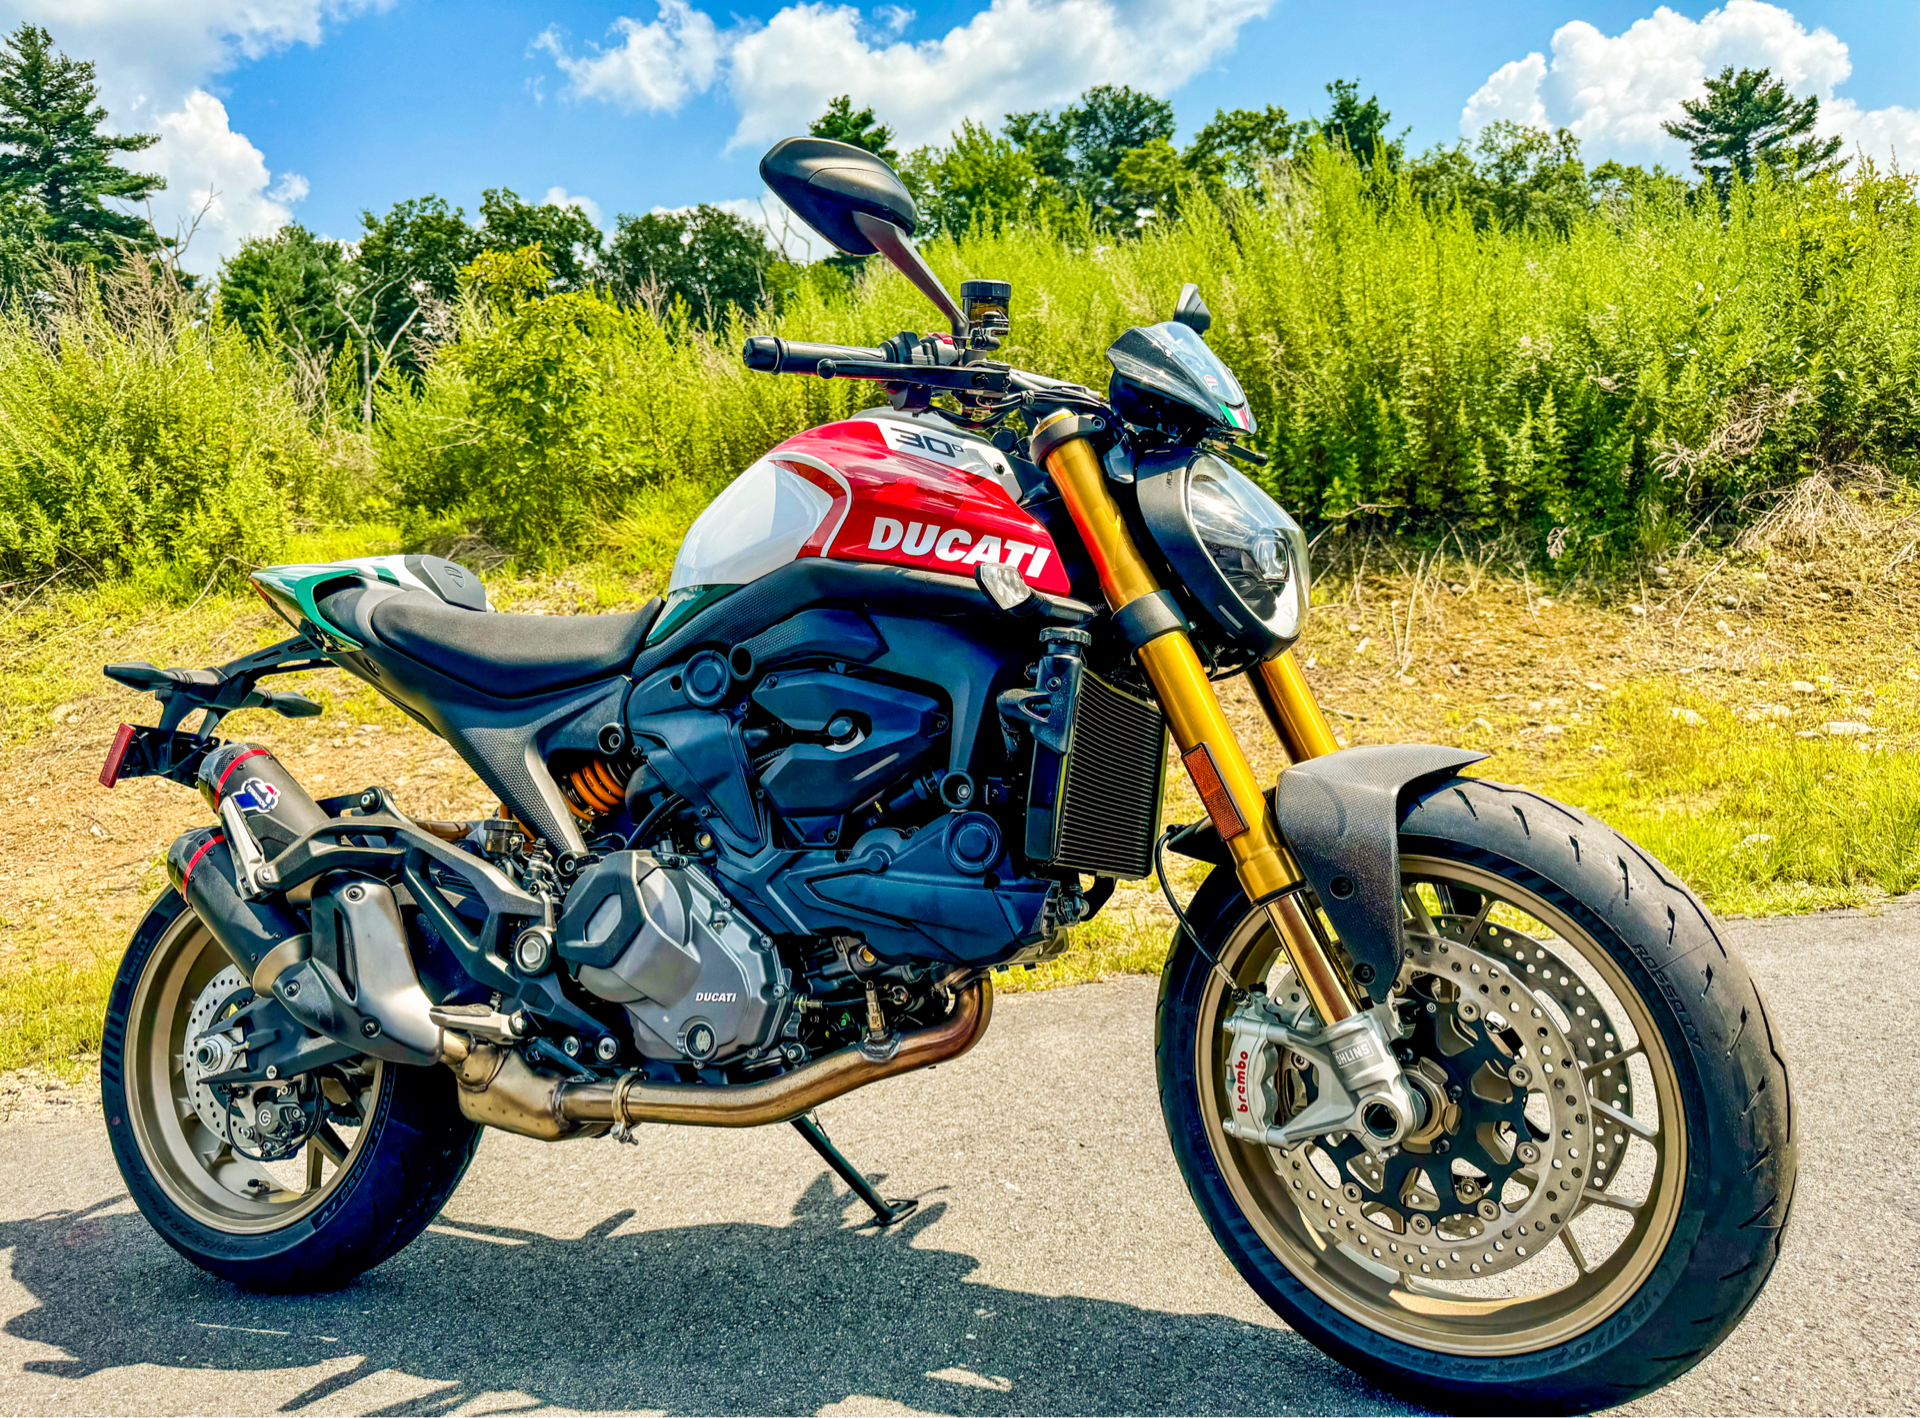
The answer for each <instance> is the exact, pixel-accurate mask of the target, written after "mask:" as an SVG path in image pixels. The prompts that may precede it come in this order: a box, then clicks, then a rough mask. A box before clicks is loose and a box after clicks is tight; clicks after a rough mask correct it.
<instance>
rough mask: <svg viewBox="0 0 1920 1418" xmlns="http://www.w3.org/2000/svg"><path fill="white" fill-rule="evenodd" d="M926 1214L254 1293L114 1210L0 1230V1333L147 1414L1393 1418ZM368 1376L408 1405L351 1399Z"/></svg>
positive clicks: (1286, 1342) (428, 1251) (456, 1233)
mask: <svg viewBox="0 0 1920 1418" xmlns="http://www.w3.org/2000/svg"><path fill="white" fill-rule="evenodd" d="M944 1211H945V1205H944V1203H940V1202H933V1203H931V1204H926V1205H923V1206H922V1208H921V1210H920V1211H919V1212H918V1213H916V1214H915V1215H914V1216H912V1217H911V1218H909V1219H908V1220H907V1221H905V1222H902V1223H901V1224H900V1225H898V1226H895V1227H893V1228H891V1229H890V1230H887V1231H876V1230H875V1229H874V1228H872V1227H871V1226H861V1225H859V1224H857V1223H858V1222H860V1221H862V1220H865V1219H866V1212H865V1208H864V1207H861V1206H859V1205H858V1203H856V1202H854V1200H853V1199H852V1198H851V1197H850V1196H848V1195H847V1194H846V1193H844V1192H843V1191H841V1190H839V1189H838V1188H837V1187H835V1186H833V1185H831V1184H830V1179H829V1177H828V1176H827V1175H826V1174H825V1173H822V1174H821V1175H820V1176H819V1177H818V1178H817V1179H816V1180H815V1181H814V1182H813V1183H812V1184H811V1185H810V1186H809V1187H808V1188H807V1189H806V1191H805V1192H804V1193H803V1195H802V1196H801V1198H800V1200H799V1202H798V1203H797V1204H796V1206H795V1208H794V1211H793V1217H792V1221H791V1222H790V1224H788V1225H786V1226H765V1225H759V1224H752V1223H719V1224H710V1225H698V1226H688V1227H682V1228H669V1229H662V1230H631V1229H623V1228H625V1227H627V1225H628V1223H629V1222H630V1221H631V1220H632V1218H633V1216H634V1213H633V1212H632V1211H630V1210H623V1211H618V1212H615V1213H613V1214H611V1215H609V1216H608V1217H606V1218H605V1219H604V1220H603V1221H601V1222H600V1223H599V1224H598V1225H596V1226H595V1227H593V1229H592V1230H590V1231H589V1232H588V1233H587V1234H586V1235H585V1236H583V1237H581V1238H579V1239H577V1240H556V1239H554V1238H552V1237H550V1236H546V1235H543V1234H540V1233H538V1232H533V1231H527V1230H521V1229H517V1228H513V1227H505V1226H490V1225H476V1224H472V1223H458V1222H447V1223H443V1224H436V1226H435V1227H434V1228H433V1229H432V1230H430V1231H428V1232H427V1233H426V1234H424V1235H422V1236H421V1237H420V1238H419V1239H418V1240H416V1241H415V1242H414V1243H413V1244H412V1245H411V1246H410V1247H408V1248H407V1249H406V1250H405V1251H403V1252H402V1253H401V1254H400V1255H399V1256H397V1257H395V1258H394V1259H393V1260H391V1261H389V1262H387V1263H386V1264H385V1265H383V1266H380V1267H379V1268H377V1269H376V1270H374V1271H372V1272H370V1273H369V1274H367V1275H365V1276H362V1277H360V1278H359V1279H357V1280H355V1281H353V1282H351V1283H350V1284H348V1285H347V1286H346V1287H345V1288H343V1289H341V1290H338V1291H335V1292H333V1293H330V1294H324V1295H305V1296H264V1295H252V1294H247V1293H245V1292H243V1291H240V1290H238V1289H236V1288H234V1287H232V1286H230V1285H227V1284H225V1283H224V1282H222V1281H220V1280H217V1279H215V1278H214V1277H212V1276H209V1275H206V1274H204V1273H203V1272H201V1271H198V1270H196V1269H194V1268H192V1267H191V1266H189V1265H187V1264H186V1263H185V1262H184V1261H182V1260H180V1259H179V1258H178V1257H176V1256H174V1255H173V1254H172V1253H171V1252H170V1251H168V1250H167V1249H166V1248H165V1247H164V1245H162V1243H161V1242H160V1241H159V1239H158V1238H157V1237H156V1236H155V1235H154V1233H153V1232H152V1231H151V1230H150V1229H149V1228H148V1226H147V1224H146V1222H145V1221H144V1220H142V1219H141V1218H140V1216H139V1215H138V1214H137V1213H135V1212H134V1211H133V1210H132V1208H131V1207H130V1206H128V1205H127V1204H126V1201H125V1198H124V1197H120V1198H114V1199H113V1200H111V1201H107V1202H102V1203H98V1204H96V1205H95V1206H93V1207H89V1208H86V1209H84V1210H80V1211H68V1212H53V1213H49V1214H46V1215H42V1216H38V1217H33V1218H28V1219H23V1220H18V1221H11V1222H5V1223H0V1249H6V1250H10V1251H11V1253H12V1267H11V1268H12V1275H13V1279H14V1280H15V1282H16V1283H18V1284H19V1285H21V1286H22V1287H24V1288H25V1289H26V1290H28V1291H29V1292H31V1294H32V1295H33V1296H34V1297H35V1298H36V1299H37V1300H38V1305H37V1306H36V1307H35V1308H33V1309H30V1310H27V1311H25V1312H23V1313H20V1314H18V1315H16V1316H15V1317H14V1318H13V1319H12V1320H10V1321H9V1322H8V1323H7V1324H6V1326H5V1330H6V1332H7V1333H8V1334H9V1335H10V1336H12V1337H13V1338H15V1339H21V1340H30V1341H34V1342H37V1343H39V1344H44V1345H51V1346H53V1347H55V1348H57V1349H59V1350H60V1351H62V1353H63V1354H64V1355H65V1356H66V1357H64V1358H40V1359H35V1360H32V1361H30V1362H29V1363H28V1364H27V1365H26V1366H25V1367H26V1368H27V1369H28V1370H29V1371H31V1372H35V1373H39V1374H44V1375H48V1376H52V1377H59V1378H68V1379H75V1380H79V1379H85V1378H89V1377H91V1376H93V1375H98V1374H103V1373H106V1372H108V1371H112V1370H116V1369H126V1368H128V1367H130V1366H134V1365H151V1366H156V1368H157V1369H158V1370H160V1371H162V1372H159V1373H154V1372H152V1371H151V1370H150V1371H149V1376H147V1377H143V1378H140V1379H139V1380H138V1383H139V1385H140V1388H139V1390H137V1391H139V1392H143V1393H144V1394H145V1395H146V1396H147V1398H148V1399H149V1400H150V1401H152V1402H154V1403H155V1404H157V1405H159V1406H162V1407H164V1406H165V1404H166V1392H167V1389H168V1387H169V1383H168V1380H167V1378H166V1376H165V1373H164V1371H165V1370H168V1369H180V1368H192V1369H197V1370H202V1371H205V1370H209V1369H211V1370H215V1371H219V1372H222V1373H226V1374H231V1375H232V1376H233V1379H234V1382H233V1387H232V1391H231V1394H230V1396H229V1397H228V1399H227V1400H226V1401H225V1402H224V1403H223V1404H222V1406H224V1407H228V1408H229V1409H230V1411H234V1412H245V1411H261V1410H262V1409H272V1410H274V1411H279V1412H287V1413H299V1412H302V1411H304V1410H308V1409H311V1408H314V1407H315V1406H319V1407H321V1408H323V1409H325V1410H326V1411H336V1410H340V1409H343V1408H350V1409H359V1410H360V1411H366V1412H372V1413H389V1412H390V1413H426V1414H439V1413H449V1412H453V1411H456V1410H460V1409H463V1408H466V1407H468V1406H470V1405H475V1404H479V1403H481V1401H482V1400H483V1399H488V1401H487V1402H486V1403H485V1404H484V1406H485V1407H486V1408H487V1410H488V1411H491V1412H515V1411H527V1410H528V1409H530V1408H545V1407H554V1408H562V1409H570V1410H588V1411H592V1410H607V1409H614V1410H631V1409H636V1408H644V1409H649V1410H655V1411H665V1412H669V1413H726V1412H746V1413H769V1414H772V1413H782V1414H784V1413H795V1414H811V1413H818V1412H820V1411H821V1410H823V1409H835V1410H836V1411H839V1406H841V1405H844V1408H845V1411H850V1412H869V1411H873V1410H874V1409H875V1408H893V1407H896V1406H897V1407H899V1408H905V1409H911V1410H918V1411H922V1412H939V1413H955V1414H980V1415H1000V1414H1014V1413H1086V1414H1106V1413H1222V1412H1224V1413H1282V1412H1300V1411H1305V1412H1326V1411H1338V1412H1347V1413H1362V1412H1405V1411H1408V1410H1406V1409H1405V1408H1404V1407H1402V1406H1401V1405H1400V1404H1398V1403H1397V1402H1395V1401H1394V1400H1393V1399H1391V1398H1389V1397H1387V1396H1386V1395H1385V1394H1382V1393H1381V1392H1379V1391H1378V1390H1375V1389H1372V1388H1370V1387H1368V1386H1367V1385H1366V1384H1365V1383H1363V1382H1362V1381H1361V1380H1359V1379H1358V1378H1357V1377H1355V1376H1354V1375H1353V1374H1351V1373H1349V1372H1348V1371H1347V1370H1346V1369H1344V1368H1342V1367H1340V1366H1339V1365H1337V1364H1335V1363H1333V1362H1332V1361H1331V1360H1329V1359H1327V1358H1325V1357H1324V1356H1322V1355H1321V1354H1320V1353H1319V1352H1318V1351H1316V1350H1314V1349H1313V1348H1312V1347H1311V1346H1309V1345H1308V1344H1306V1343H1305V1342H1304V1341H1303V1340H1301V1339H1300V1338H1298V1337H1297V1336H1296V1335H1293V1334H1291V1333H1288V1332H1286V1331H1284V1330H1275V1329H1269V1328H1264V1327H1260V1326H1256V1325H1249V1324H1246V1323H1244V1322H1242V1321H1239V1320H1235V1319H1230V1318H1226V1317H1224V1316H1221V1315H1209V1314H1196V1315H1180V1314H1168V1313H1163V1312H1160V1311H1156V1310H1149V1309H1143V1308H1139V1307H1136V1306H1132V1305H1127V1304H1121V1303H1115V1302H1112V1301H1105V1300H1090V1299H1083V1298H1078V1297H1074V1296H1046V1295H1036V1294H1029V1293H1025V1292H1022V1291H1016V1290H1007V1289H1001V1288H998V1287H995V1286H991V1285H983V1284H979V1283H977V1282H974V1281H971V1280H970V1279H969V1278H968V1277H969V1275H970V1274H971V1273H972V1272H973V1271H974V1270H975V1269H976V1268H977V1267H978V1265H979V1262H978V1261H976V1260H975V1259H974V1258H973V1257H971V1256H969V1255H965V1254H962V1253H960V1252H956V1251H949V1250H941V1249H937V1248H934V1247H933V1246H932V1245H930V1244H929V1243H928V1242H927V1241H925V1240H923V1241H922V1242H921V1244H918V1245H916V1244H914V1241H915V1239H916V1238H917V1237H924V1236H925V1233H926V1232H927V1231H928V1230H929V1228H931V1227H933V1226H934V1225H935V1223H936V1222H937V1221H938V1220H939V1218H940V1216H941V1215H942V1214H943V1213H944ZM1087 1262H1091V1263H1094V1264H1097V1263H1098V1257H1097V1256H1087V1257H1083V1258H1081V1263H1083V1264H1084V1263H1087ZM303 1368H323V1369H324V1370H325V1373H324V1376H322V1377H318V1378H317V1379H316V1380H314V1381H312V1382H310V1383H309V1384H308V1386H307V1387H305V1388H304V1389H302V1390H301V1391H299V1392H297V1393H295V1394H293V1395H292V1396H291V1397H286V1398H283V1399H281V1401H280V1402H278V1403H275V1401H274V1398H275V1396H276V1395H279V1394H284V1392H285V1389H286V1382H285V1380H284V1379H281V1380H279V1381H273V1380H271V1379H270V1378H269V1377H268V1376H269V1375H272V1374H276V1373H284V1372H285V1371H289V1370H299V1369H303ZM249 1375H258V1376H259V1381H258V1382H255V1383H253V1384H250V1383H249V1381H248V1379H249ZM377 1375H390V1376H401V1377H404V1378H405V1379H407V1380H408V1382H407V1383H406V1385H405V1387H406V1389H407V1391H408V1392H409V1393H410V1394H411V1396H409V1397H407V1398H406V1399H405V1400H404V1401H401V1402H398V1403H393V1404H391V1405H390V1406H388V1407H372V1408H366V1407H364V1406H363V1405H364V1403H365V1402H366V1401H368V1400H369V1399H372V1398H373V1397H374V1396H375V1394H376V1393H384V1394H391V1393H392V1392H393V1391H394V1390H393V1388H392V1387H391V1386H390V1385H389V1384H387V1383H382V1384H376V1385H375V1386H374V1387H373V1388H370V1389H368V1390H365V1391H363V1392H364V1393H365V1394H366V1395H367V1399H363V1400H362V1401H361V1402H360V1403H356V1401H355V1397H354V1395H352V1394H350V1393H348V1392H346V1391H347V1390H349V1389H351V1388H352V1387H353V1386H354V1385H356V1384H359V1383H361V1382H362V1381H365V1380H369V1379H372V1378H374V1377H375V1376H377ZM300 1377H306V1376H300ZM134 1381H135V1380H134V1379H133V1378H132V1376H122V1377H121V1378H120V1379H119V1380H118V1381H117V1382H116V1384H115V1388H114V1391H115V1392H122V1393H124V1392H125V1391H126V1390H125V1389H124V1388H123V1387H122V1386H123V1385H124V1384H128V1383H132V1382H134ZM422 1382H424V1383H427V1384H429V1385H432V1386H433V1387H431V1388H430V1389H429V1390H428V1391H426V1392H421V1391H420V1384H421V1383H422ZM489 1396H490V1397H489ZM516 1397H517V1398H518V1399H520V1400H521V1401H522V1403H523V1404H524V1406H516V1405H515V1403H514V1399H515V1398H516ZM503 1405H504V1406H503Z"/></svg>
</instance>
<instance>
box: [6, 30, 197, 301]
mask: <svg viewBox="0 0 1920 1418" xmlns="http://www.w3.org/2000/svg"><path fill="white" fill-rule="evenodd" d="M99 95H100V89H99V85H98V84H96V83H95V82H94V77H93V65H91V64H88V63H83V62H81V61H80V60H77V59H69V58H67V56H66V55H64V54H62V53H60V52H59V51H58V50H57V49H55V48H54V47H53V36H51V35H50V34H48V33H47V32H46V31H45V30H43V29H41V28H40V27H39V26H38V25H22V26H20V28H19V29H17V30H15V31H14V32H13V33H12V34H11V35H9V36H8V37H7V39H6V41H5V44H4V45H3V46H0V197H11V198H21V199H26V200H29V201H32V202H35V203H37V204H38V205H39V206H40V207H41V208H42V209H43V210H44V211H45V212H46V214H47V225H46V232H45V235H46V239H47V240H48V241H49V242H51V243H52V244H53V246H54V248H55V250H57V251H58V252H59V253H60V254H61V255H62V256H63V257H65V258H66V259H68V260H70V261H82V262H88V263H95V264H98V263H101V262H106V261H112V260H114V259H116V258H117V257H118V256H119V255H120V254H121V252H122V251H123V250H133V251H152V250H154V249H155V248H157V247H158V246H160V245H161V241H160V239H159V237H158V236H156V235H155V233H154V230H153V225H152V223H150V222H148V221H147V220H146V218H144V217H140V216H136V215H134V214H133V213H131V212H125V211H121V210H118V209H116V208H113V207H108V206H106V205H105V204H104V203H103V202H102V201H101V199H102V198H104V197H116V198H119V199H120V200H122V201H126V202H143V201H145V200H146V199H147V198H148V197H150V196H151V195H152V194H153V193H155V192H157V191H159V190H160V189H161V188H162V187H164V186H166V181H165V179H163V178H160V177H157V176H155V175H153V174H152V173H141V172H128V171H127V170H126V169H125V168H121V167H116V166H114V164H113V161H112V159H113V155H114V154H115V153H137V152H139V151H141V150H142V149H143V148H149V147H152V146H153V145H154V144H155V143H156V142H158V141H159V140H160V136H159V134H157V133H130V134H126V135H116V134H112V133H103V132H101V131H100V125H101V124H103V123H104V122H106V118H107V111H106V109H104V108H102V107H101V106H100V104H99V102H98V99H99Z"/></svg>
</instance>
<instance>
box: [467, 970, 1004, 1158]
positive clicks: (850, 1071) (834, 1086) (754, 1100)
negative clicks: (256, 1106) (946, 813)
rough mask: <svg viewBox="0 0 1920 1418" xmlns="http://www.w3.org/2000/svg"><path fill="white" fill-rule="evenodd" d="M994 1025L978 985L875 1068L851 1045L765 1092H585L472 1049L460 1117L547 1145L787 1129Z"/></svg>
mask: <svg viewBox="0 0 1920 1418" xmlns="http://www.w3.org/2000/svg"><path fill="white" fill-rule="evenodd" d="M992 1018H993V985H992V982H991V981H988V980H976V981H974V982H973V983H972V984H970V985H967V986H965V987H964V988H962V989H961V990H959V991H958V992H957V993H956V994H955V996H954V1003H953V1010H952V1012H951V1013H950V1014H948V1016H947V1017H946V1018H945V1019H943V1020H941V1021H940V1022H939V1023H937V1024H929V1025H928V1026H927V1027H926V1028H924V1029H916V1030H913V1031H911V1032H910V1033H906V1034H902V1035H901V1036H900V1047H899V1048H898V1049H897V1050H896V1051H895V1052H894V1053H893V1055H892V1056H891V1057H890V1058H886V1059H880V1060H876V1059H873V1058H870V1057H868V1055H866V1054H865V1053H863V1052H862V1051H861V1050H860V1049H859V1048H858V1047H852V1046H850V1047H848V1048H844V1049H838V1050H835V1051H834V1052H833V1053H831V1054H827V1055H825V1056H824V1057H822V1058H818V1059H815V1060H814V1061H813V1062H812V1063H808V1064H803V1065H801V1066H800V1067H799V1068H796V1069H794V1070H793V1071H792V1072H791V1073H783V1074H781V1075H780V1076H779V1077H778V1078H770V1079H768V1080H766V1081H765V1082H764V1083H743V1084H739V1085H737V1086H734V1087H722V1088H715V1087H707V1086H703V1085H699V1084H689V1083H651V1082H648V1081H647V1080H645V1079H644V1078H642V1077H641V1076H640V1075H639V1074H637V1073H628V1074H622V1075H621V1076H620V1077H619V1078H617V1079H615V1080H614V1081H613V1082H611V1083H606V1082H599V1081H596V1082H593V1083H579V1082H574V1081H570V1080H567V1079H560V1078H554V1077H551V1076H549V1075H546V1074H540V1073H536V1072H535V1071H534V1070H533V1069H532V1068H530V1067H528V1065H527V1063H526V1062H525V1060H523V1059H522V1058H521V1057H520V1056H519V1055H518V1054H516V1053H514V1052H513V1051H512V1050H510V1049H505V1048H501V1047H500V1046H498V1045H495V1044H486V1043H473V1044H470V1045H468V1046H467V1053H466V1056H465V1057H464V1058H463V1059H461V1060H459V1061H458V1063H457V1064H456V1071H457V1072H458V1074H459V1078H460V1111H461V1112H463V1113H465V1114H466V1115H467V1116H468V1117H469V1118H471V1119H472V1120H473V1121H474V1122H477V1123H485V1124H486V1125H488V1126H489V1127H497V1128H501V1129H503V1130H505V1131H507V1132H517V1133H520V1134H521V1135H522V1136H525V1137H537V1138H540V1139H542V1140H543V1141H546V1142H558V1141H560V1140H561V1139H563V1138H569V1137H582V1136H588V1137H591V1136H598V1135H599V1134H601V1133H604V1132H606V1131H607V1130H608V1129H609V1128H615V1127H618V1128H621V1129H623V1130H624V1129H626V1128H629V1127H632V1126H633V1125H635V1124H636V1123H682V1124H686V1125H689V1126H693V1127H734V1128H742V1127H760V1126H762V1125H763V1124H766V1123H784V1122H788V1121H790V1120H792V1119H794V1118H797V1117H800V1116H801V1115H802V1114H804V1113H808V1112H811V1111H812V1110H813V1109H815V1108H817V1107H819V1106H820V1105H821V1104H822V1103H826V1102H830V1101H831V1100H833V1099H835V1098H838V1097H840V1096H841V1095H842V1094H845V1093H851V1092H852V1091H853V1090H854V1089H856V1088H864V1087H865V1086H866V1085H867V1084H869V1083H877V1082H879V1081H880V1080H881V1079H883V1078H892V1077H893V1076H894V1075H896V1074H901V1073H911V1072H913V1071H914V1070H915V1069H922V1068H928V1067H930V1066H932V1065H933V1064H937V1063H945V1062H946V1061H947V1060H949V1059H957V1058H959V1057H960V1055H962V1054H964V1053H965V1052H966V1051H967V1050H968V1049H971V1048H972V1047H973V1046H974V1045H975V1044H977V1043H979V1042H980V1036H981V1035H982V1034H984V1033H986V1032H987V1025H988V1023H989V1022H990V1021H991V1020H992ZM453 1037H456V1036H449V1038H450V1039H451V1038H453ZM449 1061H450V1062H451V1061H452V1060H451V1059H450V1060H449Z"/></svg>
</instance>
